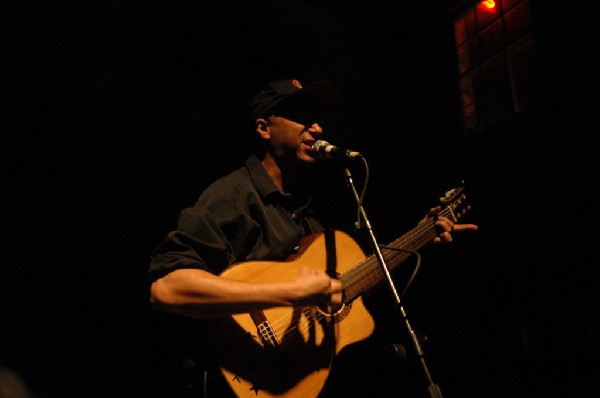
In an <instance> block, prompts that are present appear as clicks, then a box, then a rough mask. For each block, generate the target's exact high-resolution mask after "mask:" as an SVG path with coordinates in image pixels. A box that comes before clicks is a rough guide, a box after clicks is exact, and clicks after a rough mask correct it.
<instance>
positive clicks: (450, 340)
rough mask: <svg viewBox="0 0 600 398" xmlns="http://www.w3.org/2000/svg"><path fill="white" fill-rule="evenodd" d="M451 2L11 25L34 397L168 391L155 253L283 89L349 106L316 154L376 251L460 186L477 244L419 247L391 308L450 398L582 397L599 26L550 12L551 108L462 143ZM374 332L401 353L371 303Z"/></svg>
mask: <svg viewBox="0 0 600 398" xmlns="http://www.w3.org/2000/svg"><path fill="white" fill-rule="evenodd" d="M458 3H460V2H456V1H450V0H447V1H441V0H438V1H433V2H408V4H403V5H401V6H398V5H394V4H390V5H383V4H381V5H377V4H370V3H369V4H367V3H366V2H354V3H352V2H337V1H333V2H326V4H322V2H317V1H305V2H291V1H256V2H244V1H213V0H211V1H202V2H189V1H174V2H157V1H133V2H67V1H54V2H49V3H41V2H40V3H39V4H38V3H37V2H27V1H25V2H15V1H12V2H7V4H3V6H2V8H3V9H4V10H5V11H4V12H3V16H4V17H5V18H4V20H5V23H4V24H3V25H4V28H5V29H3V31H4V32H5V33H4V34H3V35H2V48H3V51H2V53H3V56H2V59H3V61H2V87H3V90H2V92H3V93H4V94H5V95H4V100H5V101H4V103H5V105H4V106H3V109H4V110H5V112H6V115H5V117H3V118H2V119H3V125H4V126H5V127H4V128H3V129H2V130H3V137H4V142H5V143H4V144H3V145H2V148H3V156H2V158H3V164H4V167H3V170H4V174H5V178H4V181H3V186H4V187H5V189H3V192H4V194H3V197H4V199H5V201H4V202H5V203H6V204H5V205H4V220H5V222H4V223H3V225H4V226H5V228H4V236H5V237H6V238H4V239H3V241H4V245H3V254H4V255H3V259H4V260H3V265H2V277H1V281H2V301H1V304H0V305H1V306H2V321H1V322H0V325H1V326H0V330H2V339H3V340H2V343H1V344H0V361H1V362H0V364H1V365H4V366H6V367H8V368H11V369H13V370H15V371H17V372H18V374H20V375H21V376H22V377H23V378H24V380H25V381H26V382H27V383H28V385H29V386H30V387H31V389H32V390H33V392H34V394H35V395H36V396H37V397H45V398H55V397H56V398H58V397H61V398H64V397H95V396H117V395H119V396H120V395H129V396H139V397H144V396H147V397H150V396H159V394H157V393H156V391H157V390H156V388H157V387H156V385H157V384H156V381H157V380H159V379H161V378H167V377H169V374H168V373H166V372H167V370H166V369H165V367H164V366H163V364H162V363H161V360H162V359H163V358H161V356H160V354H159V353H157V350H155V345H154V343H155V338H156V334H155V330H154V329H153V328H154V327H155V325H154V324H153V323H152V321H151V317H150V310H149V307H148V290H147V286H146V281H145V273H146V268H147V265H148V261H149V256H150V253H151V251H152V250H153V248H154V247H155V246H156V245H158V243H159V242H160V240H161V239H162V237H163V235H164V234H165V233H166V232H167V231H168V230H169V229H170V228H171V227H172V226H173V225H174V223H175V221H176V218H177V215H178V211H179V210H180V209H181V208H183V207H185V206H189V205H191V204H193V202H194V201H195V199H196V197H197V195H198V194H199V193H200V192H201V191H202V189H203V188H204V187H205V186H206V185H207V184H208V183H209V182H211V181H212V180H213V179H214V178H216V177H218V176H221V175H222V174H224V173H226V172H228V171H230V170H232V169H233V168H235V167H237V166H238V165H239V164H241V162H242V161H243V160H244V159H245V157H246V155H247V154H248V152H249V150H250V149H251V144H250V140H249V135H250V133H249V132H248V130H247V124H246V116H245V115H246V113H245V112H246V109H247V106H248V102H249V100H250V98H251V96H252V95H253V93H254V92H255V91H256V90H257V89H258V88H259V87H260V85H261V84H262V83H264V82H265V81H267V80H269V79H271V78H279V77H285V76H296V77H298V78H300V79H301V80H305V81H308V80H313V79H318V78H326V79H330V80H333V81H334V82H336V83H337V84H338V85H339V86H340V88H341V90H342V100H341V103H340V104H339V106H338V108H337V109H336V110H335V111H334V113H333V114H332V115H331V116H330V118H329V119H328V120H327V122H326V124H325V129H326V131H327V132H328V136H327V138H328V140H329V141H330V142H332V143H334V144H336V145H339V146H342V147H347V148H352V149H354V150H357V151H360V152H362V153H363V154H364V155H365V157H366V158H367V160H368V162H369V166H370V177H371V179H370V181H369V185H368V189H367V193H366V197H365V202H364V204H365V207H366V209H367V213H368V214H369V216H370V218H371V222H372V225H373V226H374V229H375V233H376V236H377V237H378V239H379V240H380V243H387V242H389V241H391V240H392V239H394V238H396V237H397V236H399V235H400V234H402V233H404V232H405V231H407V230H408V229H410V228H412V227H413V225H414V224H415V223H416V222H417V221H418V220H419V219H420V218H421V217H422V215H423V214H424V213H425V212H426V211H427V209H428V208H429V207H431V206H432V205H435V204H436V203H437V199H438V197H439V196H441V195H442V194H443V193H444V192H445V191H446V190H447V189H449V188H451V187H453V186H455V185H456V184H457V183H459V182H460V181H461V180H463V179H464V180H465V181H466V182H467V189H468V194H469V198H470V202H471V204H472V206H473V209H472V211H471V212H470V213H468V215H467V218H466V221H472V222H476V223H478V224H479V225H480V231H479V232H478V233H476V234H464V235H461V236H460V237H459V236H457V237H456V242H455V243H454V244H453V245H450V246H444V247H439V248H436V249H434V250H430V249H429V248H428V249H425V250H424V251H423V265H422V269H421V271H420V273H419V274H418V276H417V278H416V280H415V283H414V284H413V286H412V287H411V290H410V294H409V295H408V296H407V299H406V302H405V308H406V310H407V313H408V314H409V318H410V319H411V321H412V323H413V326H414V327H415V329H417V330H418V331H419V332H421V333H424V334H426V335H427V336H428V337H429V343H428V345H427V354H428V355H427V360H428V363H429V364H430V367H431V369H432V373H433V377H434V380H435V381H436V382H437V383H438V384H439V385H440V387H441V389H442V392H443V393H444V396H446V397H461V398H466V397H484V396H485V397H521V396H523V397H525V396H576V395H580V394H582V392H583V391H585V389H587V388H592V389H594V388H595V386H594V385H593V384H592V379H593V376H595V375H597V373H598V370H599V369H598V347H599V344H600V339H599V336H600V330H599V327H600V325H599V316H598V315H599V311H600V310H599V308H600V301H599V296H598V288H597V286H598V268H597V266H596V265H597V262H596V261H595V259H594V257H593V255H594V254H595V251H596V250H595V246H594V245H595V244H594V243H593V241H594V240H595V236H597V234H596V233H595V231H594V230H593V229H592V226H595V225H597V222H596V219H597V217H596V213H597V207H596V200H595V197H594V195H595V189H594V188H595V187H594V185H595V184H596V181H597V175H596V174H597V173H596V172H597V166H596V164H595V160H594V155H595V152H596V151H595V150H594V146H593V144H592V142H595V140H593V139H592V135H593V134H595V133H596V132H597V131H598V111H597V109H596V105H597V103H598V101H597V94H596V93H597V91H596V90H597V88H598V85H597V83H598V77H597V70H598V69H597V66H598V65H597V61H596V60H595V59H596V57H594V56H593V55H594V53H597V52H598V45H597V43H596V42H595V41H594V39H593V37H595V35H593V34H589V35H588V34H587V33H588V32H591V31H592V26H596V25H595V23H594V21H593V20H592V19H593V15H592V14H593V13H586V11H585V10H583V9H582V10H576V9H561V8H557V7H556V6H554V8H552V7H551V6H549V5H546V7H547V8H548V9H547V10H544V13H543V14H544V16H545V19H544V21H545V22H544V23H540V24H539V29H540V32H542V33H543V34H539V35H538V36H537V37H536V45H538V49H539V55H540V63H541V71H542V77H543V79H544V84H545V90H546V91H545V92H546V93H547V97H546V98H544V100H543V101H542V103H541V105H540V106H537V107H534V108H533V109H531V110H528V111H526V112H523V114H520V115H519V116H518V117H515V118H513V119H511V120H510V121H507V122H506V123H503V124H500V125H498V126H496V127H494V128H492V129H489V130H487V131H485V132H483V133H481V134H479V135H478V136H477V137H471V138H466V137H463V136H462V134H461V132H460V128H459V122H458V120H459V119H458V116H457V115H458V110H457V109H458V104H457V98H456V82H455V81H454V80H453V78H454V72H453V69H452V68H453V64H452V56H451V54H452V50H451V49H450V48H451V47H450V46H449V43H450V44H451V39H449V38H448V30H447V19H446V15H447V13H448V12H449V10H450V9H451V8H452V7H453V6H454V5H456V4H458ZM539 3H542V2H534V4H536V5H537V6H538V7H539V6H540V4H539ZM573 7H575V6H573ZM538 9H540V8H538ZM6 141H8V143H6ZM330 171H331V170H330ZM353 171H354V172H355V173H356V177H357V181H358V182H360V181H361V177H362V176H363V175H364V174H363V170H361V169H360V168H359V167H356V169H355V170H353ZM327 178H329V179H330V180H329V181H317V182H316V183H315V186H316V187H319V188H322V191H320V192H321V194H322V197H323V200H324V203H326V204H327V205H329V206H330V208H331V209H332V210H331V212H330V213H328V214H329V215H331V216H332V219H333V218H334V217H338V219H340V218H341V219H342V220H343V221H342V224H346V225H351V223H352V222H353V221H354V219H353V218H352V217H354V213H353V210H351V211H348V209H349V208H351V204H349V203H351V197H350V193H349V191H347V190H346V187H345V186H344V184H343V183H342V182H341V176H340V175H337V174H336V173H334V172H332V173H331V175H327ZM338 179H339V180H338ZM6 199H8V200H6ZM327 202H328V203H327ZM372 310H373V312H374V314H375V315H376V316H377V318H378V321H379V323H378V325H381V329H380V330H381V331H379V329H378V338H379V339H380V343H381V345H382V346H383V345H384V344H387V343H390V342H397V341H398V340H400V341H401V342H402V343H404V344H406V345H407V347H408V348H409V349H410V343H409V342H408V340H404V339H403V337H401V336H402V328H401V327H399V326H398V321H397V319H395V313H394V311H393V310H392V306H391V302H390V301H389V298H388V295H387V294H386V293H385V292H382V293H380V295H379V296H378V297H374V304H373V308H372ZM364 366H365V369H367V368H368V367H369V364H368V363H365V365H364ZM413 366H416V365H413ZM415 373H418V370H416V371H415ZM158 384H160V383H158ZM414 384H415V385H416V390H420V389H424V386H425V384H424V381H423V380H416V381H414ZM422 393H425V391H422Z"/></svg>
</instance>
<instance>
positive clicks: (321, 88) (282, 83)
mask: <svg viewBox="0 0 600 398" xmlns="http://www.w3.org/2000/svg"><path fill="white" fill-rule="evenodd" d="M300 96H312V97H313V98H314V99H316V102H315V104H316V106H317V110H318V111H319V112H320V113H321V115H324V114H326V113H327V112H329V111H331V109H332V108H333V107H334V106H335V105H336V104H337V102H338V99H339V96H340V95H339V89H338V88H337V86H336V85H335V84H333V83H332V82H330V81H328V80H318V81H315V82H313V83H310V84H308V85H306V86H304V87H303V86H302V84H301V83H300V81H299V80H298V79H282V80H276V81H273V82H270V83H267V84H265V85H264V86H263V88H262V90H261V91H260V92H259V93H258V94H256V96H255V97H254V98H253V99H252V102H251V103H250V116H251V117H252V118H253V119H254V120H256V119H258V118H260V117H264V116H268V115H267V114H268V112H269V111H272V110H273V108H275V106H276V105H279V104H281V103H282V102H283V101H284V100H285V101H286V102H287V101H288V100H290V99H292V98H298V97H300Z"/></svg>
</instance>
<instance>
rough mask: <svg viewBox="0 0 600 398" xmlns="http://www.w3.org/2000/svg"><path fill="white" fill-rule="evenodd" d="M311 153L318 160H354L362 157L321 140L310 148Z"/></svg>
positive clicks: (357, 153)
mask: <svg viewBox="0 0 600 398" xmlns="http://www.w3.org/2000/svg"><path fill="white" fill-rule="evenodd" d="M312 153H313V157H314V158H315V159H319V160H324V159H337V160H355V159H358V158H362V157H363V156H362V155H361V154H360V153H359V152H356V151H351V150H349V149H344V148H338V147H337V146H335V145H331V144H330V143H329V142H327V141H323V140H318V141H315V143H314V144H313V146H312Z"/></svg>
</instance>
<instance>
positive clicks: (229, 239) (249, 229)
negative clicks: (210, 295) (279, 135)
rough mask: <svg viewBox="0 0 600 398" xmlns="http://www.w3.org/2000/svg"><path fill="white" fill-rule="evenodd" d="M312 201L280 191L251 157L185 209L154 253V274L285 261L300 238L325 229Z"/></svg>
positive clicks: (153, 277) (154, 276)
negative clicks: (175, 225)
mask: <svg viewBox="0 0 600 398" xmlns="http://www.w3.org/2000/svg"><path fill="white" fill-rule="evenodd" d="M309 205H310V198H309V197H306V196H303V197H297V196H295V195H292V194H286V193H281V192H280V191H279V190H278V189H277V187H276V186H275V183H274V182H273V180H271V178H270V176H269V175H268V173H267V171H266V170H265V168H264V167H263V165H262V164H261V162H260V160H259V159H258V158H257V157H255V156H252V157H250V158H249V159H248V160H247V161H246V164H245V166H244V167H241V168H239V169H238V170H235V171H234V172H232V173H230V174H229V175H227V176H225V177H222V178H220V179H219V180H217V181H215V182H214V183H212V184H211V185H210V186H209V187H208V188H207V189H206V190H205V191H204V192H203V193H202V194H201V196H200V198H199V199H198V201H197V202H196V204H195V205H194V206H193V207H190V208H186V209H184V210H182V212H181V213H180V217H179V221H178V224H177V228H176V229H175V230H174V231H171V232H170V233H169V234H168V235H167V236H166V238H165V239H164V241H163V242H162V243H161V244H160V245H159V247H158V248H157V249H156V250H155V251H154V253H153V254H152V261H151V264H150V269H149V273H150V277H151V279H156V278H158V277H160V276H162V275H164V274H166V273H168V272H170V271H171V270H174V269H177V268H200V269H205V270H207V271H209V272H212V273H214V274H220V273H221V272H222V271H223V270H224V269H225V268H227V267H228V266H230V265H231V264H233V263H236V262H240V261H246V260H284V259H285V258H286V257H287V256H289V255H290V254H291V253H293V251H294V248H295V247H296V245H297V243H298V241H299V239H300V238H302V237H303V236H304V235H306V234H309V233H314V232H318V231H320V230H322V227H321V226H320V224H319V223H318V222H317V221H316V220H315V219H314V216H313V215H312V214H311V212H310V210H309Z"/></svg>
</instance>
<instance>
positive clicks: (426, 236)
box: [206, 187, 470, 398]
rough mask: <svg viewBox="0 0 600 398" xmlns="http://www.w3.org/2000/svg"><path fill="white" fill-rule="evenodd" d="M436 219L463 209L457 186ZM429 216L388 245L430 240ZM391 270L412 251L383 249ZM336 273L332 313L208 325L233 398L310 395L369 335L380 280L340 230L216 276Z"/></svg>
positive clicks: (374, 264)
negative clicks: (306, 270)
mask: <svg viewBox="0 0 600 398" xmlns="http://www.w3.org/2000/svg"><path fill="white" fill-rule="evenodd" d="M440 201H441V204H442V210H441V211H440V215H442V216H445V217H448V218H450V219H451V220H454V221H457V220H458V219H459V218H460V217H462V216H463V214H465V213H466V211H467V210H469V208H470V207H469V206H468V205H466V195H465V192H464V188H463V187H459V188H454V189H452V190H450V191H448V192H446V194H445V196H444V197H442V198H441V199H440ZM434 222H435V221H434V219H430V220H427V221H426V222H423V223H420V224H418V225H417V226H416V227H415V228H413V229H412V230H410V231H409V232H407V233H405V234H404V235H402V236H401V237H399V238H398V239H396V240H394V241H393V242H391V243H390V244H389V245H387V246H391V247H395V248H400V249H409V250H413V251H415V250H418V249H420V248H422V247H423V246H425V245H426V244H428V243H429V242H431V241H432V240H433V239H434V238H435V237H436V236H437V234H436V230H435V225H434ZM382 253H383V257H384V258H385V261H386V263H387V265H388V268H389V269H390V270H393V269H394V268H396V267H397V266H398V265H399V264H401V263H402V262H403V261H405V260H406V259H408V258H409V257H410V256H411V254H410V253H408V252H403V251H397V250H392V249H383V250H382ZM305 266H307V267H311V268H315V269H319V270H327V271H328V272H329V273H330V274H331V272H335V275H337V278H339V279H340V280H341V281H342V286H343V304H342V305H341V306H340V307H339V308H334V309H331V308H321V307H319V306H308V307H276V308H271V309H267V310H264V311H257V312H252V313H246V314H238V315H233V316H231V317H225V318H221V319H218V320H215V321H214V322H212V321H211V322H212V323H211V325H210V330H211V332H212V333H211V335H212V338H210V339H209V341H207V342H206V343H208V344H209V345H210V346H211V348H212V352H213V355H214V356H215V358H216V360H217V363H218V366H219V367H220V370H221V372H222V373H223V375H224V377H225V380H226V381H227V382H228V384H229V386H230V387H231V388H232V390H233V391H234V392H235V394H237V396H239V397H242V398H246V397H248V398H250V397H254V398H256V397H298V398H308V397H317V396H318V395H319V393H320V392H321V390H322V388H323V386H324V384H325V382H326V380H327V377H328V375H329V372H330V370H331V367H332V364H333V360H334V358H335V357H336V355H337V354H338V353H339V352H340V351H341V350H342V349H343V348H344V347H346V346H348V345H350V344H353V343H355V342H359V341H361V340H364V339H366V338H367V337H369V336H370V335H371V334H372V333H373V331H374V328H375V323H374V320H373V318H372V316H371V314H369V312H368V311H367V309H366V308H365V306H364V304H363V301H362V296H363V294H364V293H366V292H368V291H371V290H373V289H375V288H376V287H377V286H379V285H380V284H382V283H383V281H384V280H385V275H384V273H383V271H382V269H381V266H380V264H379V262H378V260H377V258H376V257H375V256H374V255H371V256H365V254H364V252H363V250H362V249H361V248H360V246H359V245H358V244H357V243H356V242H355V241H354V240H353V239H352V238H351V237H350V236H349V235H347V234H346V233H344V232H342V231H337V230H332V231H326V232H321V233H318V234H314V235H310V236H307V237H305V238H304V239H302V240H301V241H300V242H299V246H298V250H297V252H296V253H295V254H294V255H292V256H290V257H289V258H288V259H287V260H286V261H247V262H241V263H237V264H234V265H232V266H231V267H229V268H227V269H226V270H225V271H224V272H223V273H222V274H221V276H223V277H225V278H229V279H233V280H239V281H246V282H251V283H252V282H256V283H279V282H286V281H290V280H291V279H293V278H295V277H296V276H297V275H298V273H299V272H300V269H301V268H302V267H305Z"/></svg>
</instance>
